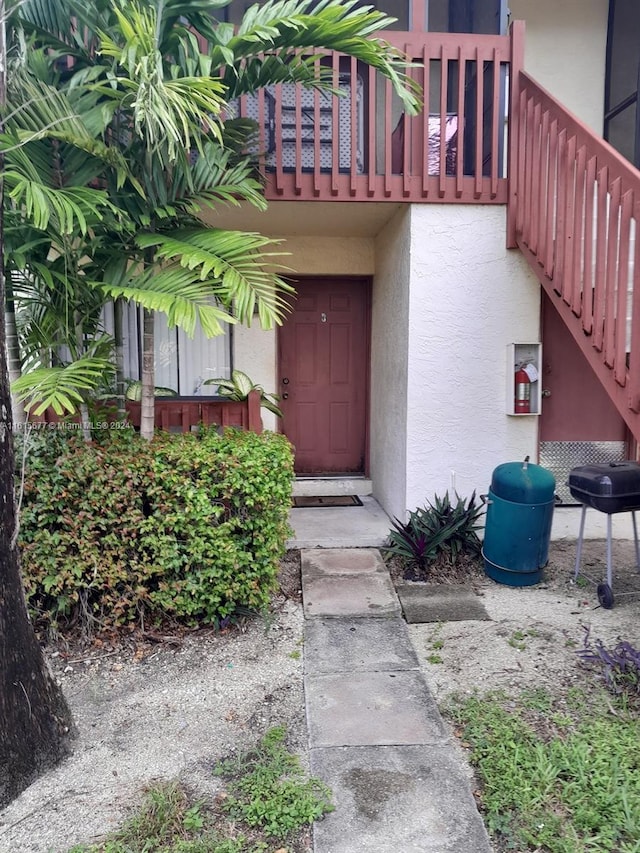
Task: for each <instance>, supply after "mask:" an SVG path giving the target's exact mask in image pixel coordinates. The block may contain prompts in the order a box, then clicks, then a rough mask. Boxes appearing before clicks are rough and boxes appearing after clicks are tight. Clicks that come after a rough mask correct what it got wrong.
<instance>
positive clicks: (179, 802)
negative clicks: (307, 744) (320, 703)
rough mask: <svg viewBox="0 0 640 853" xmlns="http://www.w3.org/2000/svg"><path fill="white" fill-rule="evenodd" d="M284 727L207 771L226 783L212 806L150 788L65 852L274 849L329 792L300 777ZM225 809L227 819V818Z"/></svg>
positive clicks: (317, 813)
mask: <svg viewBox="0 0 640 853" xmlns="http://www.w3.org/2000/svg"><path fill="white" fill-rule="evenodd" d="M285 734H286V730H285V729H284V727H276V728H273V729H270V730H269V731H268V732H267V733H266V734H265V735H264V737H263V738H262V739H261V740H260V741H259V743H258V745H257V746H256V748H255V750H253V751H252V752H250V753H247V754H246V755H243V756H241V757H240V758H238V759H233V760H229V761H224V762H221V763H220V764H218V765H217V766H216V768H215V769H214V773H215V775H218V776H221V777H223V778H224V779H225V781H226V783H227V791H226V792H224V793H223V794H221V795H220V797H219V801H217V803H216V806H215V807H208V806H207V804H206V803H204V802H201V801H194V799H193V797H191V796H190V795H189V793H188V792H187V791H186V790H185V788H184V787H182V786H181V785H180V784H178V783H176V782H171V783H164V784H161V785H156V786H154V787H152V788H150V789H149V790H148V791H147V793H146V796H145V799H144V801H143V803H142V805H141V806H140V808H139V809H138V811H137V812H136V813H135V814H134V815H133V816H132V817H131V818H130V819H129V820H128V821H127V822H126V823H125V824H124V825H123V826H122V828H121V829H120V830H118V831H117V832H115V833H114V834H112V835H111V836H109V838H107V839H105V840H104V841H103V842H102V843H100V844H97V845H93V846H89V847H87V846H83V845H78V846H76V847H73V848H72V849H71V850H70V851H69V853H274V851H276V850H279V851H281V850H282V849H283V848H282V843H281V842H282V840H283V839H285V838H286V839H287V841H289V840H290V839H294V841H295V837H296V834H297V833H299V832H300V831H301V830H303V829H304V828H305V827H307V826H309V825H310V824H311V823H313V821H314V820H317V819H318V818H320V817H321V816H322V815H323V814H325V813H326V812H328V811H331V809H332V806H331V802H330V800H331V792H330V791H329V789H328V788H327V786H326V785H325V784H324V783H323V782H321V781H320V780H319V779H307V778H305V776H304V774H303V772H302V770H301V769H300V765H299V761H298V758H297V756H295V755H293V754H292V753H290V752H289V751H288V750H287V749H286V748H285V746H284V739H285ZM227 815H228V816H229V818H230V819H228V817H227Z"/></svg>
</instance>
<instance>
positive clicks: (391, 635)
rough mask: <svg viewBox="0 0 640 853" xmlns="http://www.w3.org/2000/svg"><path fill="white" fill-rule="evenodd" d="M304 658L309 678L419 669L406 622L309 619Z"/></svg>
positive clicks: (398, 620) (400, 620)
mask: <svg viewBox="0 0 640 853" xmlns="http://www.w3.org/2000/svg"><path fill="white" fill-rule="evenodd" d="M304 655H305V660H304V669H305V672H306V673H307V675H320V674H321V673H338V672H362V671H364V672H367V671H375V670H380V671H385V672H390V671H394V670H398V669H400V670H408V669H418V656H417V655H416V653H415V650H414V648H413V645H412V643H411V640H410V638H409V632H408V629H407V626H406V625H405V623H404V621H403V620H402V619H358V618H353V619H349V618H347V619H339V618H329V619H320V618H319V619H307V621H306V623H305V653H304Z"/></svg>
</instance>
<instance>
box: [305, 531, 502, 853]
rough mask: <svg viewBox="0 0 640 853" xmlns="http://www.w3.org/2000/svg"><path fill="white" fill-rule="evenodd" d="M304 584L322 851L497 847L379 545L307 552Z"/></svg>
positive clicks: (477, 851) (481, 851) (479, 850)
mask: <svg viewBox="0 0 640 853" xmlns="http://www.w3.org/2000/svg"><path fill="white" fill-rule="evenodd" d="M302 592H303V606H304V614H305V647H304V670H305V701H306V710H307V723H308V730H309V745H310V754H311V769H312V772H313V773H314V775H317V776H319V777H320V778H321V779H323V780H324V781H325V782H326V783H327V784H328V785H329V786H330V787H331V789H332V791H333V796H334V802H335V806H336V810H335V812H332V813H331V814H329V815H327V816H326V817H325V818H324V819H323V820H321V821H318V822H317V823H316V824H315V825H314V836H313V837H314V853H387V851H389V853H390V851H396V850H398V851H402V853H418V851H419V853H491V846H490V844H489V839H488V836H487V833H486V830H485V828H484V825H483V823H482V819H481V818H480V815H479V813H478V810H477V809H476V806H475V801H474V800H473V797H472V795H471V789H470V785H469V779H468V769H467V768H466V765H465V764H464V762H463V761H462V760H461V759H460V758H459V757H458V754H457V753H456V752H455V750H454V749H453V745H452V744H451V743H450V741H449V735H448V732H447V729H446V727H445V725H444V723H443V721H442V718H441V717H440V713H439V711H438V707H437V705H436V703H435V701H434V699H433V697H432V695H431V692H430V691H429V688H428V685H427V683H426V682H425V680H424V676H423V673H422V671H421V670H420V668H419V666H418V662H417V657H416V654H415V651H414V649H413V646H412V644H411V641H410V637H409V632H408V629H407V625H406V623H405V622H404V620H403V619H402V618H401V611H400V603H399V601H398V597H397V595H396V592H395V589H394V587H393V584H392V583H391V579H390V577H389V573H388V571H387V569H386V567H385V565H384V562H383V561H382V559H381V557H380V555H379V553H377V552H376V551H375V550H371V549H368V550H363V551H361V552H359V551H354V550H353V549H348V550H345V549H337V548H333V549H329V550H326V551H324V552H323V551H320V550H316V549H315V548H314V550H313V551H311V550H309V551H303V552H302ZM381 616H382V617H385V618H380V617H381ZM467 618H469V617H468V616H467Z"/></svg>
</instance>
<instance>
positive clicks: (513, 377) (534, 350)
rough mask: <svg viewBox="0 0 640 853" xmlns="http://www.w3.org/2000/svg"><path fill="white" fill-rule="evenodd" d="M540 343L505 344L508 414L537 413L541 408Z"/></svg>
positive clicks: (525, 414)
mask: <svg viewBox="0 0 640 853" xmlns="http://www.w3.org/2000/svg"><path fill="white" fill-rule="evenodd" d="M541 365H542V345H541V344H540V343H530V344H525V343H522V344H508V345H507V392H506V411H507V414H508V415H516V416H517V415H519V416H523V415H524V416H525V417H526V416H527V415H539V414H540V412H541V410H542V388H541V384H542V383H541V379H540V372H541Z"/></svg>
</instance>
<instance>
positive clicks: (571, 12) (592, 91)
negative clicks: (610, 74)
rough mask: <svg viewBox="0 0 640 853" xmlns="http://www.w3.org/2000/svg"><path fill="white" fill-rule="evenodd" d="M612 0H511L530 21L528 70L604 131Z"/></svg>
mask: <svg viewBox="0 0 640 853" xmlns="http://www.w3.org/2000/svg"><path fill="white" fill-rule="evenodd" d="M608 6H609V3H608V0H509V9H510V11H511V20H522V21H525V22H526V42H525V63H524V64H525V69H526V70H527V72H528V73H530V74H531V76H532V77H534V78H535V79H536V80H537V81H538V83H540V84H541V85H542V86H544V87H545V88H546V89H548V90H549V91H550V92H551V93H552V94H553V95H555V97H556V98H558V99H559V100H560V101H562V103H563V104H564V105H565V106H566V107H568V108H569V109H570V110H571V111H572V112H574V113H575V114H576V115H577V116H578V117H579V118H581V119H582V121H584V122H585V123H586V124H588V125H589V127H591V128H592V129H593V130H594V131H595V132H596V133H598V134H602V127H603V125H602V121H603V110H604V76H605V52H606V44H607V13H608Z"/></svg>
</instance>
